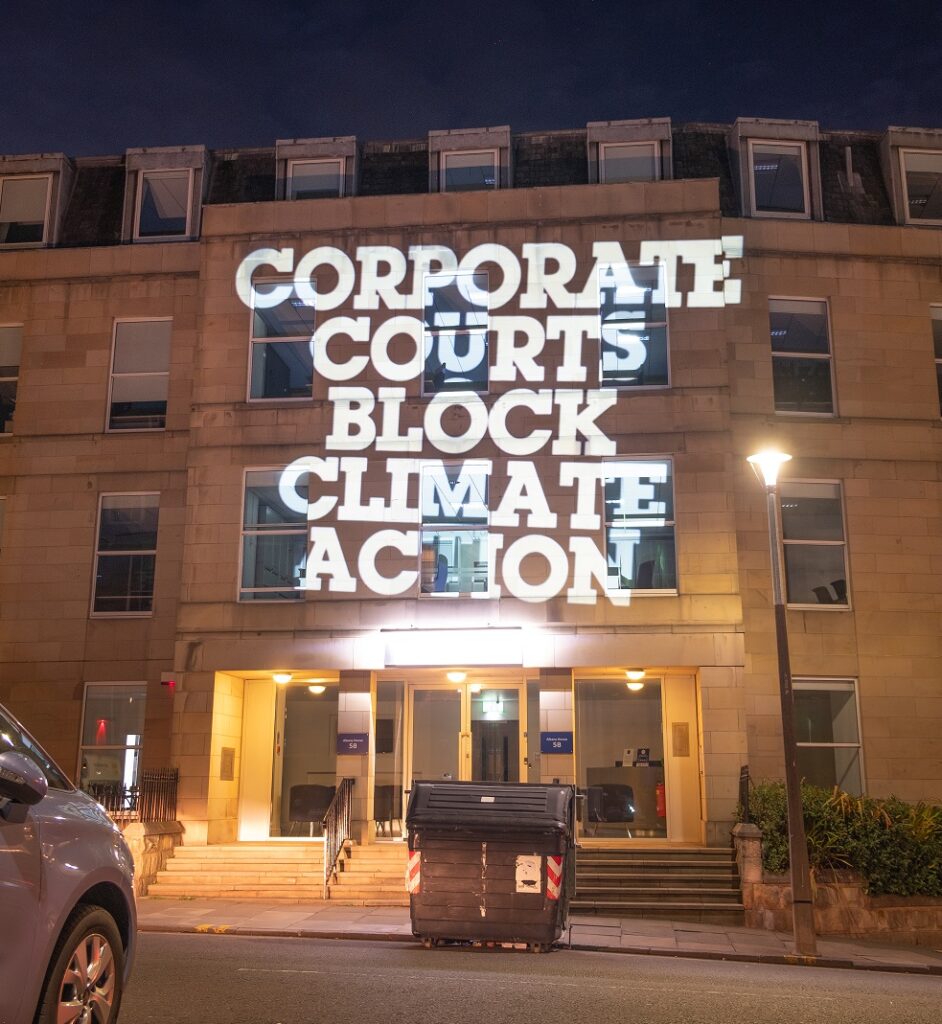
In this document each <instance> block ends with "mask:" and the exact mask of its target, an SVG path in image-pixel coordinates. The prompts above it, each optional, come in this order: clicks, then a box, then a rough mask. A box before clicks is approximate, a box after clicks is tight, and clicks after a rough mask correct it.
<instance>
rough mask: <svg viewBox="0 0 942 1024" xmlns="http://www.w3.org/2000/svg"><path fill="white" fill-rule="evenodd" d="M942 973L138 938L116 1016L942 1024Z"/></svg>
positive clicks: (394, 1023)
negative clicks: (938, 975) (131, 972)
mask: <svg viewBox="0 0 942 1024" xmlns="http://www.w3.org/2000/svg"><path fill="white" fill-rule="evenodd" d="M940 1020H942V979H940V978H922V977H918V976H913V975H902V974H884V973H872V972H864V971H844V970H826V969H822V968H799V967H776V966H762V965H758V964H724V963H720V962H714V961H704V960H682V959H673V958H666V957H650V956H625V955H619V954H608V953H584V952H582V953H577V952H571V953H570V952H560V951H557V952H553V953H544V954H533V953H525V952H515V951H513V952H512V951H504V950H472V949H433V950H423V949H419V948H415V947H413V946H409V945H402V944H400V943H394V942H391V943H383V942H349V941H327V940H318V939H262V938H241V937H237V936H228V935H157V934H145V935H142V936H141V937H140V944H139V947H138V959H137V963H136V968H135V973H134V977H133V978H132V981H131V984H130V986H129V988H128V991H127V993H126V995H125V1001H124V1008H123V1010H122V1013H121V1018H120V1024H147V1022H151V1021H160V1022H161V1024H166V1022H172V1024H190V1022H192V1024H308V1022H311V1024H315V1022H316V1024H333V1022H343V1024H359V1022H363V1024H374V1022H376V1024H387V1022H388V1024H398V1022H408V1024H466V1022H467V1024H490V1022H494V1024H509V1022H518V1021H519V1022H521V1024H524V1022H525V1024H575V1022H581V1021H585V1022H589V1024H609V1022H611V1024H615V1022H618V1024H701V1022H702V1024H707V1022H709V1024H766V1022H769V1024H771V1022H775V1024H786V1022H787V1024H803V1022H809V1024H810V1022H814V1024H818V1022H822V1024H845V1022H846V1024H870V1022H873V1024H878V1022H879V1024H939V1021H940Z"/></svg>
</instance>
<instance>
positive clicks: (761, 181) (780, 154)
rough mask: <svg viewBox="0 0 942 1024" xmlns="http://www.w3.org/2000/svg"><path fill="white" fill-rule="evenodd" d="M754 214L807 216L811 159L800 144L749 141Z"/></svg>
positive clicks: (808, 213)
mask: <svg viewBox="0 0 942 1024" xmlns="http://www.w3.org/2000/svg"><path fill="white" fill-rule="evenodd" d="M749 166H750V169H751V173H752V213H753V214H754V215H755V214H773V215H775V216H778V217H808V216H810V202H809V199H808V156H807V150H806V148H805V145H804V143H801V142H760V141H756V140H750V141H749Z"/></svg>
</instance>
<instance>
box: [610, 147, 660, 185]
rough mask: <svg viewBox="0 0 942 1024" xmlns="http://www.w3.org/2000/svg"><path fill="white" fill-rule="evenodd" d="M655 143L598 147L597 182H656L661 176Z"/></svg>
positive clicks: (657, 149) (658, 155)
mask: <svg viewBox="0 0 942 1024" xmlns="http://www.w3.org/2000/svg"><path fill="white" fill-rule="evenodd" d="M660 165H661V161H660V153H659V147H658V144H657V143H656V142H617V143H608V144H606V143H602V144H600V146H599V181H601V182H605V183H606V184H611V183H613V182H619V181H657V180H658V178H660V176H661V166H660Z"/></svg>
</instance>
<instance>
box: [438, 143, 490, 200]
mask: <svg viewBox="0 0 942 1024" xmlns="http://www.w3.org/2000/svg"><path fill="white" fill-rule="evenodd" d="M497 173H498V159H497V150H496V149H481V150H473V151H461V150H458V151H456V152H450V153H449V152H443V153H442V172H441V189H442V192H473V191H476V190H478V189H483V188H497Z"/></svg>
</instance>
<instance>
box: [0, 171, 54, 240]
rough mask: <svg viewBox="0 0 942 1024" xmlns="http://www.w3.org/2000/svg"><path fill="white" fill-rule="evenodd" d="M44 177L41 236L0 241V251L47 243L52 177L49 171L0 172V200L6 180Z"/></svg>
mask: <svg viewBox="0 0 942 1024" xmlns="http://www.w3.org/2000/svg"><path fill="white" fill-rule="evenodd" d="M37 178H45V179H46V205H45V208H44V210H43V237H42V239H41V240H40V241H38V242H0V251H2V250H4V249H39V248H42V247H43V246H45V245H48V244H49V214H50V205H51V202H52V178H53V174H52V172H50V171H41V172H38V173H36V174H0V200H2V198H3V186H4V183H5V182H7V181H25V180H28V179H37Z"/></svg>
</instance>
